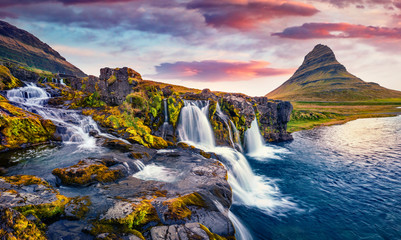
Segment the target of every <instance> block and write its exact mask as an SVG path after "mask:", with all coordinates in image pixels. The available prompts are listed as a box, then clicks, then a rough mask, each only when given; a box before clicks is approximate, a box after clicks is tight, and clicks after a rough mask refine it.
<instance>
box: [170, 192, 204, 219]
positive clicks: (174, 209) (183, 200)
mask: <svg viewBox="0 0 401 240" xmlns="http://www.w3.org/2000/svg"><path fill="white" fill-rule="evenodd" d="M163 205H165V206H167V208H168V210H167V212H165V213H164V217H165V218H166V219H171V220H184V219H190V218H191V215H192V211H191V210H190V209H189V208H188V206H196V207H205V201H204V200H203V198H202V196H201V195H200V194H199V193H196V192H195V193H191V194H187V195H185V196H182V197H178V198H174V199H170V200H167V201H164V202H163Z"/></svg>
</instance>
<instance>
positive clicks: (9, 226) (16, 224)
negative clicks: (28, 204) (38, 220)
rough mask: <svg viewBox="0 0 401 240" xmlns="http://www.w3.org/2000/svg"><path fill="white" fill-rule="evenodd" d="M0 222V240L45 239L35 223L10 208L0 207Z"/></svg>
mask: <svg viewBox="0 0 401 240" xmlns="http://www.w3.org/2000/svg"><path fill="white" fill-rule="evenodd" d="M0 222H1V224H0V239H32V240H34V239H35V240H45V239H47V238H46V235H45V233H44V232H42V231H41V230H40V229H39V228H38V227H37V226H36V225H35V223H33V222H31V221H29V220H28V219H27V218H26V217H25V216H24V215H22V214H21V213H19V212H17V211H15V210H13V209H11V208H7V207H3V206H0Z"/></svg>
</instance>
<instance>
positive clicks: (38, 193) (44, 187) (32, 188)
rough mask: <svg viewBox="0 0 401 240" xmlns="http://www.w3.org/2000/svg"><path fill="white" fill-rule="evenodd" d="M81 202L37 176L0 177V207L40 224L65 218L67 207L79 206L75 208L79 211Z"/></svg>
mask: <svg viewBox="0 0 401 240" xmlns="http://www.w3.org/2000/svg"><path fill="white" fill-rule="evenodd" d="M79 202H80V201H75V198H68V197H66V196H64V195H61V194H60V193H59V192H58V191H57V190H56V189H54V188H53V187H52V186H51V185H49V183H48V182H46V181H45V180H43V179H41V178H38V177H36V176H32V175H15V176H8V177H0V206H4V207H11V208H13V209H15V210H17V211H19V212H21V213H23V214H24V215H26V216H28V217H29V219H30V220H32V221H35V222H39V223H40V224H41V222H49V221H56V220H58V219H60V218H62V217H65V208H66V206H67V205H70V206H74V205H77V206H78V207H74V208H76V209H79V208H80V207H79V205H82V204H79Z"/></svg>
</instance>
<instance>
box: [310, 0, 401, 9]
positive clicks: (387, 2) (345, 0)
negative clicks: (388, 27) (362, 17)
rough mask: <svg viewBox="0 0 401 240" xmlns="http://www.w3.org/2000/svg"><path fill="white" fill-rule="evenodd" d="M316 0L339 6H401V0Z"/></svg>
mask: <svg viewBox="0 0 401 240" xmlns="http://www.w3.org/2000/svg"><path fill="white" fill-rule="evenodd" d="M315 1H316V2H327V3H330V4H332V5H334V6H336V7H339V8H345V7H348V6H350V5H355V6H356V7H358V8H363V7H365V6H383V7H385V8H386V9H394V7H396V8H401V1H400V0H315Z"/></svg>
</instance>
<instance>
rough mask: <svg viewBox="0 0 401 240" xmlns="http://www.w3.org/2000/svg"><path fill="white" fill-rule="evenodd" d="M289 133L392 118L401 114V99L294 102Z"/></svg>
mask: <svg viewBox="0 0 401 240" xmlns="http://www.w3.org/2000/svg"><path fill="white" fill-rule="evenodd" d="M292 104H293V106H294V110H293V112H292V115H291V121H290V122H289V123H288V130H289V132H295V131H300V130H306V129H312V128H314V127H317V126H327V125H333V124H342V123H345V122H348V121H351V120H355V119H358V118H370V117H390V116H396V115H399V114H401V108H400V107H401V98H390V99H377V100H369V101H353V102H292Z"/></svg>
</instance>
